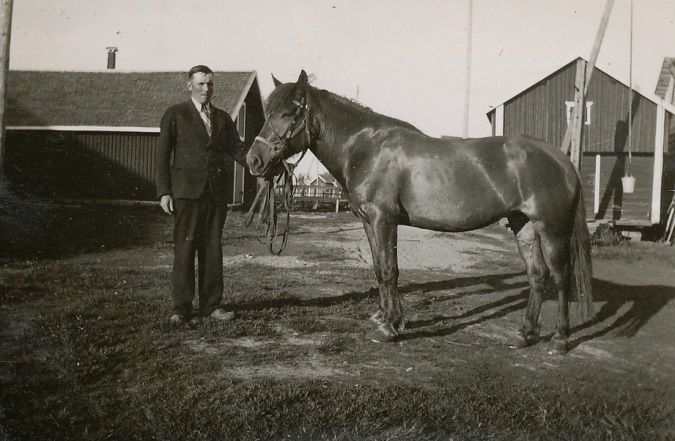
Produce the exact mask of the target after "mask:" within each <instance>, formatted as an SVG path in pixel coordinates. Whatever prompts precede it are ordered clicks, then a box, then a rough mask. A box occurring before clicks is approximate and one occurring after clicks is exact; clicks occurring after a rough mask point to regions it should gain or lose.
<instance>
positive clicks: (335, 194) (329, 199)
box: [275, 185, 347, 213]
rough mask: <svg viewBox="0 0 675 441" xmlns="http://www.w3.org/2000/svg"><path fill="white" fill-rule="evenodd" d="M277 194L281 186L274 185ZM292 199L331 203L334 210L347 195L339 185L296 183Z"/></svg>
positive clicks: (345, 199) (336, 210)
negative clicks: (333, 205)
mask: <svg viewBox="0 0 675 441" xmlns="http://www.w3.org/2000/svg"><path fill="white" fill-rule="evenodd" d="M275 191H276V193H277V194H281V191H282V187H276V189H275ZM293 200H294V201H297V202H314V203H315V205H316V204H318V203H333V204H335V212H336V213H337V212H338V211H340V202H347V196H346V194H345V192H344V191H343V190H342V189H341V188H340V187H329V186H322V185H296V186H295V187H293Z"/></svg>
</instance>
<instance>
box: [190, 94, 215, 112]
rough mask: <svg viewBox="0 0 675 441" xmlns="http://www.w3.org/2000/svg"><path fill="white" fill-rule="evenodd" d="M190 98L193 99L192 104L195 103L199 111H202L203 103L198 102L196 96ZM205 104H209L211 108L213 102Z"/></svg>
mask: <svg viewBox="0 0 675 441" xmlns="http://www.w3.org/2000/svg"><path fill="white" fill-rule="evenodd" d="M190 99H191V100H192V104H194V105H195V107H196V108H197V112H201V111H202V104H201V103H198V102H197V101H196V100H195V99H194V98H192V97H190ZM205 105H206V106H208V108H209V110H211V103H206V104H205Z"/></svg>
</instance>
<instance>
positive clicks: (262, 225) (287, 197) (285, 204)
mask: <svg viewBox="0 0 675 441" xmlns="http://www.w3.org/2000/svg"><path fill="white" fill-rule="evenodd" d="M293 104H295V105H296V109H295V113H294V115H293V119H292V120H291V123H290V124H289V125H288V127H286V130H285V131H284V133H283V134H282V135H279V132H278V131H277V130H276V128H275V127H274V125H273V124H272V122H271V121H269V120H268V121H267V123H268V124H269V125H270V127H271V128H272V132H274V136H275V137H274V139H273V140H272V141H270V140H268V139H265V138H263V137H262V136H256V137H255V140H256V141H259V142H262V143H263V144H265V145H266V146H268V147H269V148H270V150H271V151H272V152H273V156H272V158H271V159H270V161H269V164H274V163H276V162H281V163H282V165H283V166H284V171H283V172H282V173H281V174H279V175H278V176H272V177H269V178H266V179H265V185H264V186H262V187H260V190H259V191H258V194H257V195H256V197H255V199H254V201H253V204H252V205H251V208H250V209H249V211H248V214H247V216H246V220H245V225H249V224H250V223H251V221H252V220H253V211H254V210H255V207H256V206H257V204H258V200H259V199H260V197H261V196H262V197H263V199H262V201H261V202H260V210H259V211H258V220H257V221H256V227H255V228H256V231H257V235H258V241H259V242H261V243H263V242H264V243H265V244H266V245H267V249H268V250H269V252H270V254H274V255H279V254H281V253H282V251H283V250H284V249H285V248H286V245H287V243H288V232H289V230H288V226H289V223H290V214H291V208H292V204H293V170H294V169H295V167H296V166H297V165H298V163H299V162H300V161H301V160H302V158H303V157H304V156H305V154H306V153H307V150H308V149H309V146H310V145H311V142H312V134H311V133H310V128H309V122H308V105H307V98H306V97H303V98H302V100H300V101H296V100H293ZM301 114H302V117H303V118H302V122H300V123H299V122H298V121H299V118H300V116H301ZM303 130H304V131H305V133H306V135H307V145H306V146H305V148H304V149H303V151H302V155H300V158H299V159H298V160H297V161H295V163H294V164H290V163H289V162H288V161H286V160H285V159H284V155H285V154H286V152H287V151H288V149H289V148H290V146H291V141H292V140H293V139H294V138H295V137H296V136H298V134H300V132H302V131H303ZM275 177H276V178H277V180H276V182H277V184H281V188H282V189H283V190H282V194H281V198H282V203H281V204H280V206H279V207H277V206H276V204H275V196H276V194H275V186H276V185H275V183H274V178H275ZM263 194H264V196H263ZM279 209H282V210H285V211H286V223H285V225H284V231H283V233H282V240H281V245H280V246H279V248H278V249H277V250H275V249H274V242H275V241H276V238H277V235H278V228H277V225H278V224H277V221H278V217H277V210H279Z"/></svg>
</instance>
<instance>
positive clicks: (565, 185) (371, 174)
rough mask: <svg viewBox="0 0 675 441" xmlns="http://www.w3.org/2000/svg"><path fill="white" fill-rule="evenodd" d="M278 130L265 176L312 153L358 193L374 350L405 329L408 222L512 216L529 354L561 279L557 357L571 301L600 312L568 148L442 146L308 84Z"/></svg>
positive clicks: (532, 142)
mask: <svg viewBox="0 0 675 441" xmlns="http://www.w3.org/2000/svg"><path fill="white" fill-rule="evenodd" d="M274 82H275V85H276V88H275V90H274V91H273V92H272V94H271V95H270V97H269V99H268V105H267V122H266V123H265V125H264V126H263V128H262V130H261V132H260V135H259V136H258V137H257V138H256V141H255V142H254V143H253V145H252V146H251V149H250V150H249V152H248V155H247V162H248V165H249V168H250V171H251V173H252V174H253V175H255V176H268V175H270V174H272V173H274V170H275V169H276V167H277V166H278V162H279V161H280V160H281V159H285V158H288V157H289V156H291V155H293V154H295V153H299V152H302V151H304V150H306V149H309V150H311V151H312V152H313V153H314V155H315V156H316V157H317V158H318V159H319V160H320V161H321V163H322V164H323V165H324V166H325V167H326V169H327V170H328V171H329V172H330V173H331V174H332V175H333V176H334V177H335V179H337V180H338V182H339V183H340V184H341V185H342V187H343V188H344V189H345V190H346V191H347V192H348V198H349V203H350V205H351V208H352V211H353V212H354V213H355V214H356V215H357V216H358V217H359V218H360V219H361V220H362V221H363V226H364V228H365V230H366V235H367V236H368V241H369V243H370V250H371V252H372V255H373V267H374V270H375V276H376V278H377V282H378V284H379V291H380V306H379V310H378V311H377V312H375V313H374V314H373V315H372V317H371V320H373V321H374V322H375V323H376V325H377V327H376V329H374V330H373V331H372V332H370V333H369V334H368V338H369V339H371V340H373V341H391V340H393V339H395V337H396V336H397V335H398V333H399V332H400V331H402V330H403V327H404V321H403V311H402V307H401V299H400V296H399V292H398V286H397V283H398V275H399V271H398V260H397V259H398V258H397V248H396V245H397V244H396V241H397V234H398V228H397V227H398V225H410V226H413V227H418V228H424V229H429V230H435V231H446V232H458V231H467V230H474V229H478V228H482V227H485V226H488V225H490V224H492V223H494V222H496V221H498V220H499V219H501V218H507V219H508V222H509V225H510V228H511V229H512V230H513V232H514V234H515V236H516V239H517V242H518V250H519V251H520V255H521V256H522V258H523V260H524V261H525V266H526V269H527V275H528V279H529V284H530V296H529V301H528V304H527V309H526V311H525V318H524V321H523V325H522V329H521V330H520V333H519V340H518V342H517V343H518V345H520V346H528V345H531V344H533V343H535V342H536V341H538V340H539V311H540V308H541V302H542V292H543V291H544V289H545V287H546V281H547V279H549V276H551V279H552V281H553V282H554V285H555V287H556V289H557V293H558V320H557V328H556V332H555V334H554V336H553V350H554V351H556V352H558V353H565V352H567V341H568V337H569V333H570V327H569V301H570V292H574V293H575V294H576V296H577V299H578V300H579V301H580V303H581V306H582V312H584V316H587V317H590V316H592V315H593V303H592V302H593V301H592V297H591V278H592V269H591V258H590V237H589V234H588V228H587V226H586V222H585V209H584V203H583V199H582V195H581V184H580V181H579V177H578V175H577V172H576V170H575V169H574V167H573V166H572V163H571V162H570V161H569V159H568V158H567V156H566V155H565V154H563V153H562V152H561V151H560V149H558V148H556V147H554V146H552V145H549V144H546V143H544V142H542V141H539V140H536V139H533V138H528V137H523V136H499V137H491V138H481V139H460V138H454V139H437V138H432V137H429V136H426V135H425V134H423V133H422V132H420V131H419V130H417V129H416V128H415V127H413V126H412V125H410V124H408V123H405V122H403V121H399V120H396V119H393V118H389V117H387V116H383V115H380V114H377V113H375V112H373V111H371V110H369V109H367V108H364V107H362V106H360V105H358V104H356V103H354V102H352V101H350V100H347V99H345V98H342V97H340V96H337V95H335V94H333V93H330V92H328V91H325V90H320V89H317V88H314V87H312V86H310V85H309V84H308V81H307V75H306V73H305V72H304V71H303V72H302V73H301V74H300V77H299V78H298V81H297V83H288V84H281V83H279V81H277V80H276V79H274Z"/></svg>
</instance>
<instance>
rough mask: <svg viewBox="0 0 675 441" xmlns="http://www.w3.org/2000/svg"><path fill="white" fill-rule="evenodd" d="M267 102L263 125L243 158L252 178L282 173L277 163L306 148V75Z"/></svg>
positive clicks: (278, 85) (277, 90)
mask: <svg viewBox="0 0 675 441" xmlns="http://www.w3.org/2000/svg"><path fill="white" fill-rule="evenodd" d="M272 78H273V79H274V85H275V89H274V91H273V92H272V93H271V94H270V96H269V99H268V100H267V110H266V112H267V114H266V115H265V116H266V121H265V125H263V128H262V130H261V131H260V134H259V135H258V136H257V137H256V138H255V141H254V142H253V144H252V145H251V148H250V149H249V151H248V154H247V155H246V162H247V163H248V167H249V170H250V172H251V174H252V175H253V176H262V177H266V178H267V177H270V176H273V175H274V174H277V173H278V172H279V170H282V169H283V168H282V166H281V161H282V160H284V159H286V158H288V157H290V156H293V155H294V154H296V153H299V152H303V151H305V150H307V149H308V148H309V145H310V142H311V136H310V131H309V120H308V113H307V89H308V81H307V74H306V73H305V71H304V70H303V71H302V72H301V73H300V77H299V78H298V81H297V83H287V84H281V82H279V81H278V80H277V79H276V78H274V76H273V77H272Z"/></svg>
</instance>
